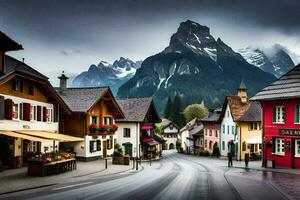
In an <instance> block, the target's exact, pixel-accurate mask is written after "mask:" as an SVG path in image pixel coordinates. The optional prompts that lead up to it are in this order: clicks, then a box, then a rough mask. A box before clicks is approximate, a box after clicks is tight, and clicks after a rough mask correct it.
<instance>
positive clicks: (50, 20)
mask: <svg viewBox="0 0 300 200" xmlns="http://www.w3.org/2000/svg"><path fill="white" fill-rule="evenodd" d="M187 19H190V20H193V21H196V22H198V23H200V24H202V25H206V26H209V27H210V28H211V32H212V35H213V36H214V37H215V38H217V37H220V38H221V39H222V40H223V41H224V42H225V43H227V44H228V45H229V46H231V47H233V49H234V50H237V49H239V48H243V47H246V46H248V45H252V46H266V47H268V46H271V45H273V44H275V43H279V44H281V45H283V46H285V47H287V48H288V49H289V50H290V51H292V52H294V53H296V54H299V55H300V1H299V0H251V1H250V0H222V1H220V0H85V1H79V0H78V1H77V0H76V1H74V0H49V1H47V0H26V1H24V0H0V30H1V31H3V32H5V33H6V34H7V35H9V36H10V37H12V38H13V39H14V40H15V41H17V42H19V43H21V44H22V45H23V47H24V50H23V51H19V52H14V53H10V55H13V56H14V57H16V58H18V59H21V58H23V57H24V58H25V62H26V63H28V64H30V65H31V66H32V67H34V68H36V69H38V70H40V71H41V72H44V73H49V74H50V72H53V71H54V72H57V71H61V70H65V71H68V72H73V73H80V72H81V71H83V70H86V69H87V68H88V66H89V65H90V64H93V63H95V64H97V63H98V62H100V61H101V60H106V61H109V62H113V61H114V60H115V59H118V58H119V57H120V56H123V57H127V58H130V59H132V60H143V59H145V58H147V57H148V56H150V55H153V54H156V53H158V52H160V51H161V50H163V49H164V48H165V47H166V46H167V45H168V43H169V40H170V37H171V35H172V34H173V33H174V32H176V30H177V28H178V25H179V23H180V22H182V21H185V20H187ZM46 75H47V74H46Z"/></svg>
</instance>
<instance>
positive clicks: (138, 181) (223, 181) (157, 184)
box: [0, 151, 285, 200]
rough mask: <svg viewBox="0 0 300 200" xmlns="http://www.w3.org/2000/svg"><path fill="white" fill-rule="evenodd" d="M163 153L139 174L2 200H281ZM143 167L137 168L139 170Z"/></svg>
mask: <svg viewBox="0 0 300 200" xmlns="http://www.w3.org/2000/svg"><path fill="white" fill-rule="evenodd" d="M218 162H224V166H220V165H217V164H216V163H214V161H213V160H212V161H207V160H202V159H200V158H199V157H194V156H187V155H182V154H178V153H177V152H175V151H166V152H164V154H163V159H161V160H160V161H155V162H152V164H151V166H150V164H149V163H147V162H146V163H142V167H143V170H141V171H139V172H137V173H132V172H123V173H120V174H115V175H111V176H102V177H94V178H90V179H86V180H83V181H80V182H75V183H74V182H72V183H68V184H62V185H54V186H49V187H45V188H39V189H34V190H27V191H21V192H17V193H12V194H7V195H5V196H0V199H1V198H5V199H35V200H39V199H41V200H50V199H54V200H66V199H107V200H110V199H134V200H135V199H142V200H146V199H163V200H166V199H222V200H227V199H228V200H235V199H253V200H260V199H264V200H265V199H272V200H277V199H285V197H284V196H283V194H282V193H281V192H280V191H278V190H277V189H276V188H274V187H272V185H270V184H268V182H267V181H264V179H259V178H255V177H253V174H252V173H249V171H246V170H244V169H236V168H228V167H226V161H225V160H224V161H218ZM140 167H141V166H140Z"/></svg>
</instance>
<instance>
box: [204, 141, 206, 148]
mask: <svg viewBox="0 0 300 200" xmlns="http://www.w3.org/2000/svg"><path fill="white" fill-rule="evenodd" d="M204 146H205V148H207V140H204Z"/></svg>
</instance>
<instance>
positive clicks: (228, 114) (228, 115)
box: [227, 110, 230, 118]
mask: <svg viewBox="0 0 300 200" xmlns="http://www.w3.org/2000/svg"><path fill="white" fill-rule="evenodd" d="M229 117H230V113H229V110H228V111H227V118H229Z"/></svg>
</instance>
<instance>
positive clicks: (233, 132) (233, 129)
mask: <svg viewBox="0 0 300 200" xmlns="http://www.w3.org/2000/svg"><path fill="white" fill-rule="evenodd" d="M231 133H232V135H234V134H235V126H231Z"/></svg>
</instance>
